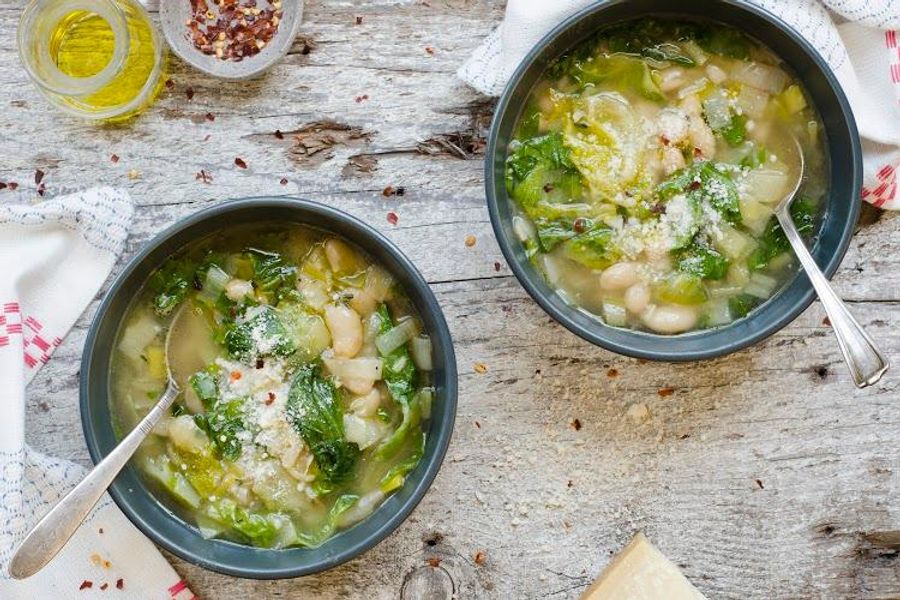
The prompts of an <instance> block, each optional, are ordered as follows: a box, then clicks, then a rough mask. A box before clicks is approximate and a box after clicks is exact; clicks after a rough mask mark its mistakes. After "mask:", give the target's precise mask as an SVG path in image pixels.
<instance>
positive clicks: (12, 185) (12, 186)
mask: <svg viewBox="0 0 900 600" xmlns="http://www.w3.org/2000/svg"><path fill="white" fill-rule="evenodd" d="M6 185H7V186H8V187H9V189H10V191H13V192H14V191H16V190H17V189H18V188H19V184H18V183H16V182H15V181H10V182H9V183H7V184H6Z"/></svg>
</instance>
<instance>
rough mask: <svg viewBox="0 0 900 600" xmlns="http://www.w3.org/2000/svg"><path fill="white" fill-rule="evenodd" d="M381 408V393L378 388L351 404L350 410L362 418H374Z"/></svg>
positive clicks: (355, 399)
mask: <svg viewBox="0 0 900 600" xmlns="http://www.w3.org/2000/svg"><path fill="white" fill-rule="evenodd" d="M379 406H381V391H379V390H378V388H373V389H372V391H371V392H369V393H368V394H366V395H365V396H359V397H357V398H354V399H353V400H352V401H351V402H350V410H351V411H352V412H353V414H355V415H357V416H360V417H374V416H375V413H377V412H378V407H379Z"/></svg>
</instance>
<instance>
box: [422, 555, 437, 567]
mask: <svg viewBox="0 0 900 600" xmlns="http://www.w3.org/2000/svg"><path fill="white" fill-rule="evenodd" d="M425 562H427V563H428V566H429V567H431V568H432V569H437V568H438V567H439V566H441V559H439V558H437V557H434V556H432V557H431V558H429V559H428V560H426V561H425Z"/></svg>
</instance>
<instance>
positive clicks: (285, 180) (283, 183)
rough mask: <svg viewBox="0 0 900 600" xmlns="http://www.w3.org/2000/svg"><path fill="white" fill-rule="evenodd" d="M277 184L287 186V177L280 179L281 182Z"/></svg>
mask: <svg viewBox="0 0 900 600" xmlns="http://www.w3.org/2000/svg"><path fill="white" fill-rule="evenodd" d="M278 183H280V184H281V185H287V184H288V180H287V177H282V178H281V181H279V182H278Z"/></svg>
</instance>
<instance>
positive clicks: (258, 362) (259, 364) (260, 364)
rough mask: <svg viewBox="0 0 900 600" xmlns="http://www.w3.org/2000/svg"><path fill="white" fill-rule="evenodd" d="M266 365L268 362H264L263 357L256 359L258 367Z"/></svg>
mask: <svg viewBox="0 0 900 600" xmlns="http://www.w3.org/2000/svg"><path fill="white" fill-rule="evenodd" d="M264 366H266V363H264V362H263V359H261V358H257V359H256V368H257V369H262V368H263V367H264Z"/></svg>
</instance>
